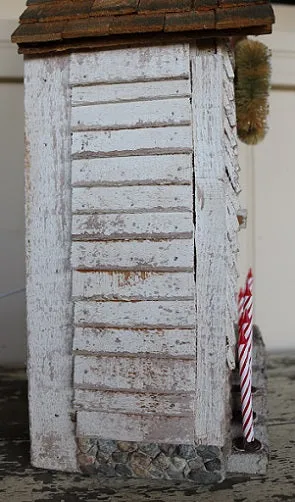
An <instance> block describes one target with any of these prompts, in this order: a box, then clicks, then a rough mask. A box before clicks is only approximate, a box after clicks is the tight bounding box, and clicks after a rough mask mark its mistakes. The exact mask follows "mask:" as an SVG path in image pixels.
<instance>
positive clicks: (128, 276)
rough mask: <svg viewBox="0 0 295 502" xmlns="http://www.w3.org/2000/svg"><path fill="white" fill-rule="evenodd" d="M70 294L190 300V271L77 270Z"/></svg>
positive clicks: (192, 290) (191, 289)
mask: <svg viewBox="0 0 295 502" xmlns="http://www.w3.org/2000/svg"><path fill="white" fill-rule="evenodd" d="M72 295H73V298H77V299H81V300H82V299H83V298H85V299H86V298H91V299H92V300H104V301H106V300H121V301H125V300H126V301H127V300H128V301H131V300H165V299H170V300H191V299H193V298H194V277H193V274H192V273H191V272H135V271H126V272H117V271H106V272H77V271H74V273H73V290H72Z"/></svg>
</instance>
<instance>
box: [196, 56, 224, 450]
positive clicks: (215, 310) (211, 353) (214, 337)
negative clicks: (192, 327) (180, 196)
mask: <svg viewBox="0 0 295 502" xmlns="http://www.w3.org/2000/svg"><path fill="white" fill-rule="evenodd" d="M228 62H229V59H228V56H227V53H226V50H225V49H224V48H223V47H222V46H220V47H218V48H217V50H216V51H215V52H214V51H208V50H197V51H196V55H194V54H193V56H192V83H193V88H192V95H193V102H192V106H193V110H194V113H193V117H194V124H193V129H194V152H195V159H196V160H195V179H196V180H197V184H198V188H199V190H200V191H201V192H202V193H203V194H204V195H203V197H204V204H203V207H202V208H201V207H200V204H198V201H196V207H197V227H196V235H195V239H196V277H197V281H196V294H197V296H196V298H197V379H196V401H195V409H196V410H198V413H197V414H196V417H195V440H196V442H197V443H203V444H215V445H223V444H224V443H225V438H226V428H227V426H228V420H229V418H228V416H227V411H228V410H227V408H228V401H229V383H228V370H227V365H226V357H227V350H226V338H227V336H228V333H229V326H230V322H229V320H228V309H227V286H228V285H227V273H228V269H227V263H228V260H229V254H230V248H229V246H228V245H227V243H228V241H227V231H228V228H227V219H226V211H227V209H226V189H225V186H226V185H227V184H228V183H230V180H229V178H228V176H227V174H226V165H225V147H224V138H225V127H224V120H225V108H224V98H223V94H224V86H223V80H224V79H228V75H227V73H226V72H227V67H228ZM231 71H232V70H231ZM227 97H228V96H227ZM228 100H229V97H228Z"/></svg>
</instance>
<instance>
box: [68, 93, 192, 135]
mask: <svg viewBox="0 0 295 502" xmlns="http://www.w3.org/2000/svg"><path fill="white" fill-rule="evenodd" d="M190 122H191V107H190V102H189V99H188V98H174V99H160V100H157V101H131V102H128V103H107V104H98V105H89V106H79V107H74V108H73V109H72V129H73V131H83V130H104V129H136V128H144V127H163V126H172V125H188V124H190Z"/></svg>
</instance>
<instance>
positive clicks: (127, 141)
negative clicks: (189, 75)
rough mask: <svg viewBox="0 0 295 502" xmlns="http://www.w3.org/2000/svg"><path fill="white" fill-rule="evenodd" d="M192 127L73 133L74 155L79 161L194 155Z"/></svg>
mask: <svg viewBox="0 0 295 502" xmlns="http://www.w3.org/2000/svg"><path fill="white" fill-rule="evenodd" d="M191 149H192V131H191V127H190V126H171V127H152V128H148V129H121V130H118V131H116V130H114V131H113V130H110V131H88V132H73V136H72V153H73V155H78V156H79V157H86V158H87V157H91V156H97V157H99V156H102V157H104V156H105V155H113V156H114V155H128V154H129V155H130V154H133V155H136V154H138V155H143V154H149V153H151V154H155V153H174V152H175V153H177V152H178V153H190V152H191Z"/></svg>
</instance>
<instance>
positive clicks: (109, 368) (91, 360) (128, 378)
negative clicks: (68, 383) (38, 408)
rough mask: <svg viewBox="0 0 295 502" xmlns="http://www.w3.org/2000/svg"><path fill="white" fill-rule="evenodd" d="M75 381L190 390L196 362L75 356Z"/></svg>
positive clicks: (85, 385) (101, 386)
mask: <svg viewBox="0 0 295 502" xmlns="http://www.w3.org/2000/svg"><path fill="white" fill-rule="evenodd" d="M74 384H75V386H77V387H79V388H84V389H85V388H86V389H87V388H92V389H104V390H111V389H113V390H121V391H123V390H127V391H128V390H130V391H136V392H142V391H147V392H164V393H169V392H170V393H171V392H190V391H193V390H194V386H195V362H194V361H186V360H181V361H179V360H177V359H159V358H151V357H144V358H138V357H137V358H135V357H107V356H100V357H92V356H75V371H74Z"/></svg>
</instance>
